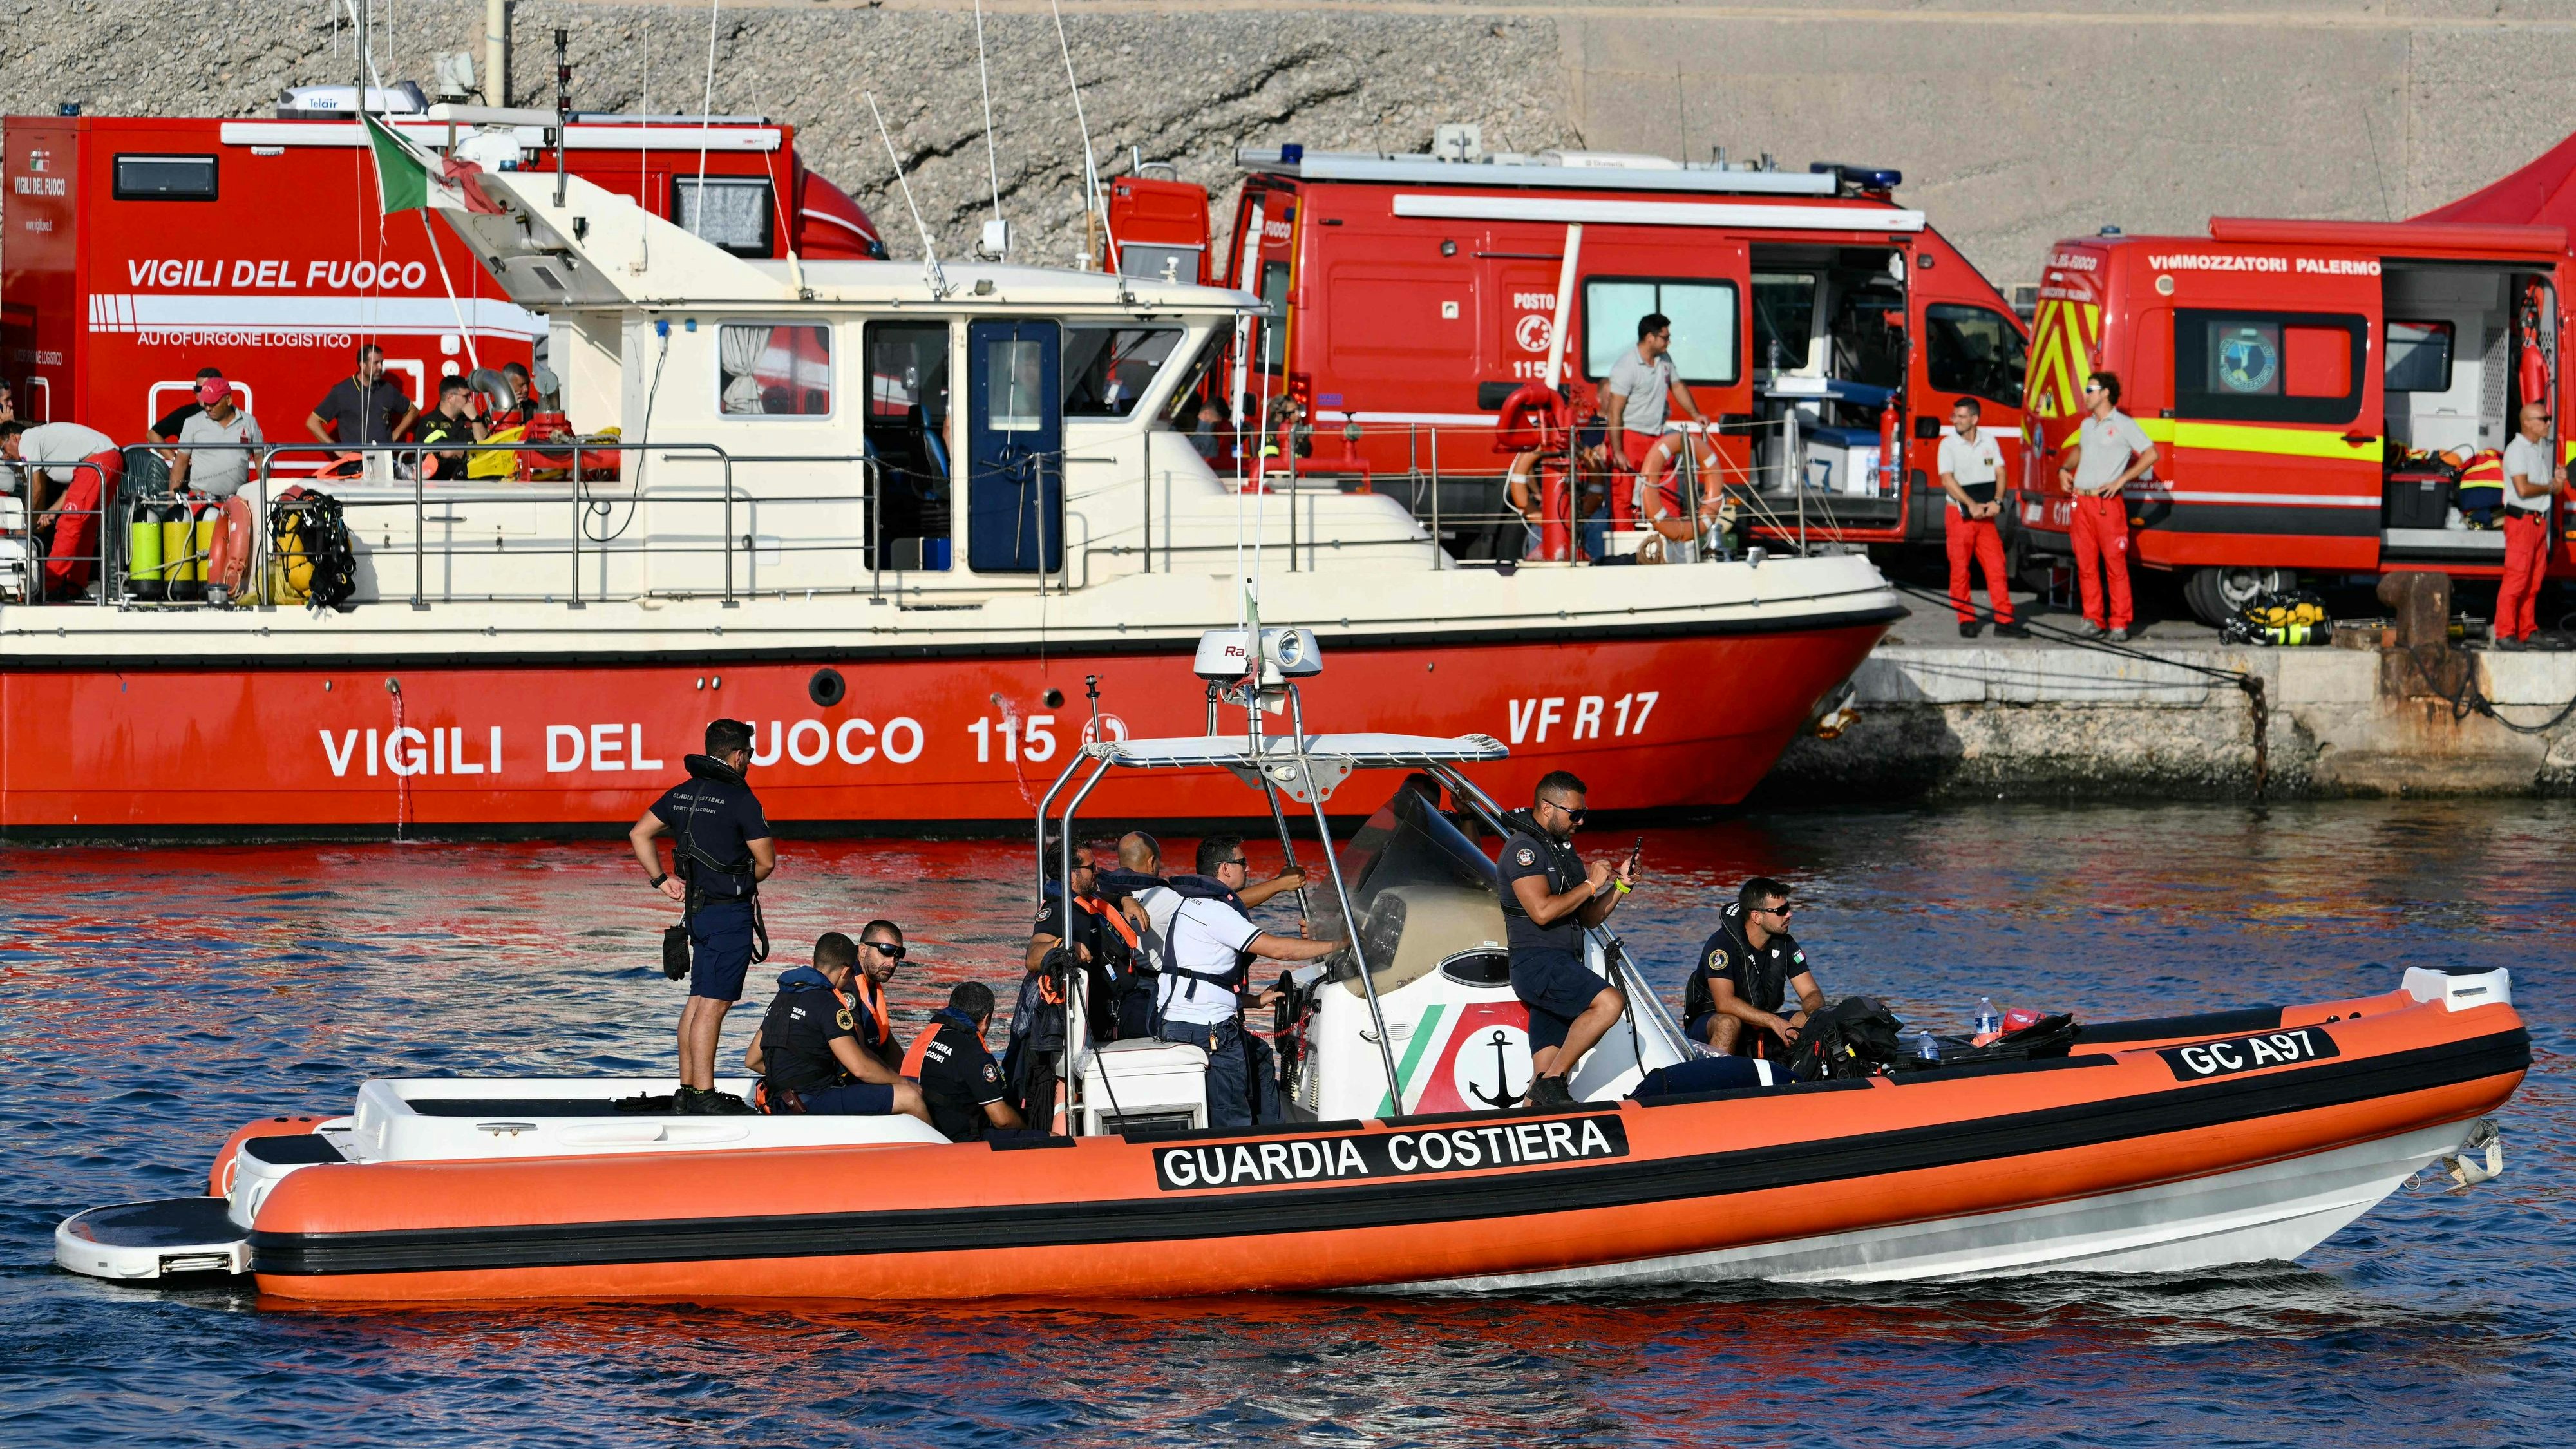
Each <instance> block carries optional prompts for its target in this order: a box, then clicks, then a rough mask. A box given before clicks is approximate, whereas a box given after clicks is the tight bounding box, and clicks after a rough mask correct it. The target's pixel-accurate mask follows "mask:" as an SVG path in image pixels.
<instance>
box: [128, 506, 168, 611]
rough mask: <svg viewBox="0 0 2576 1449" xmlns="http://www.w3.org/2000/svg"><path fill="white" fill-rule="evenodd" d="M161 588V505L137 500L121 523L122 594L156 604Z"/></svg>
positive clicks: (160, 595)
mask: <svg viewBox="0 0 2576 1449" xmlns="http://www.w3.org/2000/svg"><path fill="white" fill-rule="evenodd" d="M161 587H162V586H161V505H160V504H158V503H155V502H153V501H152V500H150V499H148V498H138V499H136V500H135V501H134V507H133V510H132V511H131V512H130V513H128V514H127V515H126V521H125V592H126V595H127V596H128V597H130V598H135V599H141V600H144V601H145V602H147V603H157V602H158V601H159V600H160V599H161V597H162V593H161Z"/></svg>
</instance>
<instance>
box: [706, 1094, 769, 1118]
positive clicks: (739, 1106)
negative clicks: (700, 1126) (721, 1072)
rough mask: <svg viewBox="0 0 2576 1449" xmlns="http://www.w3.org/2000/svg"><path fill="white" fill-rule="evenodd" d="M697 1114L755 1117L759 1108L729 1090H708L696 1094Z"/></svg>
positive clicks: (758, 1112)
mask: <svg viewBox="0 0 2576 1449" xmlns="http://www.w3.org/2000/svg"><path fill="white" fill-rule="evenodd" d="M698 1114H699V1115H700V1116H703V1117H757V1116H759V1115H760V1109H759V1108H757V1107H755V1106H753V1105H751V1104H750V1103H749V1102H746V1101H744V1100H743V1099H742V1098H740V1097H737V1096H735V1095H734V1094H733V1093H731V1092H716V1091H708V1092H701V1093H699V1094H698Z"/></svg>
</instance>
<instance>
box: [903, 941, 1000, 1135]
mask: <svg viewBox="0 0 2576 1449" xmlns="http://www.w3.org/2000/svg"><path fill="white" fill-rule="evenodd" d="M992 1020H993V988H991V987H989V986H987V985H985V984H984V983H983V982H981V981H964V982H960V983H958V985H957V986H956V987H955V988H954V989H953V990H951V991H950V992H949V993H948V1004H947V1005H946V1006H943V1007H941V1008H940V1009H939V1010H937V1011H934V1012H932V1013H931V1014H930V1025H928V1026H926V1027H923V1028H922V1029H921V1035H919V1036H917V1037H914V1038H913V1039H912V1050H911V1051H909V1052H906V1053H905V1054H904V1058H903V1074H904V1076H905V1077H906V1078H907V1079H909V1080H910V1081H912V1082H914V1083H916V1084H918V1085H919V1086H920V1088H921V1096H922V1100H923V1101H925V1102H927V1103H929V1104H930V1125H931V1126H933V1127H936V1128H938V1129H939V1130H940V1131H941V1132H943V1133H946V1134H947V1136H948V1140H949V1141H951V1142H972V1141H974V1140H976V1139H977V1138H979V1137H982V1136H983V1135H984V1129H985V1128H986V1127H988V1126H990V1127H1001V1128H1005V1129H1008V1128H1014V1127H1018V1126H1019V1125H1020V1124H1021V1120H1022V1119H1021V1117H1020V1114H1019V1113H1018V1112H1016V1111H1014V1110H1013V1109H1012V1107H1011V1104H1010V1101H1009V1100H1008V1099H1009V1096H1010V1093H1009V1091H1008V1089H1007V1088H1006V1087H1005V1085H1004V1084H1003V1081H1002V1068H1001V1065H1000V1064H999V1063H997V1062H995V1061H994V1060H993V1053H992V1052H991V1051H990V1050H989V1049H987V1048H986V1047H985V1045H984V1028H985V1027H987V1026H989V1025H991V1024H992Z"/></svg>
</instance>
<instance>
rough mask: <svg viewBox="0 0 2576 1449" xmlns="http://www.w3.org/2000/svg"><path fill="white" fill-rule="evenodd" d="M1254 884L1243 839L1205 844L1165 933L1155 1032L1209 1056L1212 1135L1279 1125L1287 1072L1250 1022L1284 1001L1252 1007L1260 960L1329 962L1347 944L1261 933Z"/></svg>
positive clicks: (1180, 880) (1263, 995) (1272, 997)
mask: <svg viewBox="0 0 2576 1449" xmlns="http://www.w3.org/2000/svg"><path fill="white" fill-rule="evenodd" d="M1250 883H1251V867H1250V865H1249V863H1247V862H1246V861H1245V860H1244V857H1243V837H1242V836H1240V835H1211V836H1209V837H1208V838H1207V839H1205V840H1202V841H1200V842H1199V854H1198V874H1196V875H1182V876H1174V877H1173V878H1172V880H1171V889H1172V893H1173V894H1174V895H1176V896H1177V897H1179V900H1178V902H1177V903H1176V904H1175V905H1174V906H1173V907H1172V911H1171V917H1170V921H1171V924H1170V927H1169V928H1168V929H1167V930H1166V932H1165V933H1164V934H1165V937H1166V939H1167V942H1168V946H1167V950H1168V953H1169V954H1168V956H1167V958H1166V960H1165V962H1164V964H1163V974H1162V979H1161V980H1160V981H1159V982H1158V983H1157V984H1156V988H1155V998H1154V1006H1155V1014H1156V1016H1157V1017H1158V1018H1159V1021H1158V1024H1157V1029H1156V1033H1155V1034H1156V1035H1158V1036H1160V1037H1161V1038H1162V1039H1163V1040H1165V1041H1170V1042H1188V1043H1189V1044H1191V1045H1193V1046H1198V1047H1204V1048H1206V1049H1207V1054H1208V1065H1207V1100H1208V1125H1209V1126H1211V1127H1249V1126H1251V1125H1252V1124H1254V1123H1256V1122H1276V1121H1278V1120H1279V1073H1278V1070H1277V1068H1276V1066H1274V1065H1273V1062H1272V1058H1271V1055H1270V1047H1269V1044H1268V1043H1266V1042H1263V1041H1261V1040H1260V1039H1259V1038H1257V1037H1255V1036H1253V1035H1252V1034H1251V1033H1250V1032H1248V1031H1246V1030H1245V1029H1244V1024H1243V1011H1244V1008H1245V1007H1246V1006H1247V1005H1249V1006H1268V1005H1271V1004H1273V1003H1275V1002H1276V1001H1278V999H1279V996H1278V993H1277V992H1274V991H1268V990H1264V991H1261V992H1260V993H1259V994H1258V995H1257V996H1256V997H1254V998H1253V999H1252V1000H1250V1001H1248V1002H1247V1001H1246V1000H1245V999H1244V995H1243V992H1244V988H1245V982H1246V979H1247V978H1248V977H1249V976H1250V974H1251V971H1252V963H1253V961H1254V960H1255V959H1262V960H1270V961H1320V960H1322V959H1323V958H1324V957H1326V956H1329V955H1331V954H1333V953H1334V952H1335V951H1338V950H1340V949H1341V943H1340V942H1338V941H1303V940H1297V939H1295V938H1293V937H1288V936H1275V935H1272V934H1271V933H1270V932H1268V931H1265V930H1263V929H1261V928H1260V927H1259V926H1256V925H1254V924H1253V923H1252V918H1251V917H1250V916H1247V915H1245V914H1244V911H1245V908H1246V904H1245V901H1244V899H1243V896H1242V891H1243V888H1244V887H1245V886H1246V885H1248V884H1250Z"/></svg>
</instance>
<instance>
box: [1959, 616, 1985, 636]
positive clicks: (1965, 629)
mask: <svg viewBox="0 0 2576 1449" xmlns="http://www.w3.org/2000/svg"><path fill="white" fill-rule="evenodd" d="M1983 627H1984V626H1983V625H1981V624H1979V623H1978V622H1977V621H1976V620H1974V619H1971V620H1969V621H1967V622H1966V623H1964V624H1961V625H1960V626H1959V637H1960V638H1962V639H1974V638H1976V637H1977V631H1978V630H1979V629H1980V628H1983Z"/></svg>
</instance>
